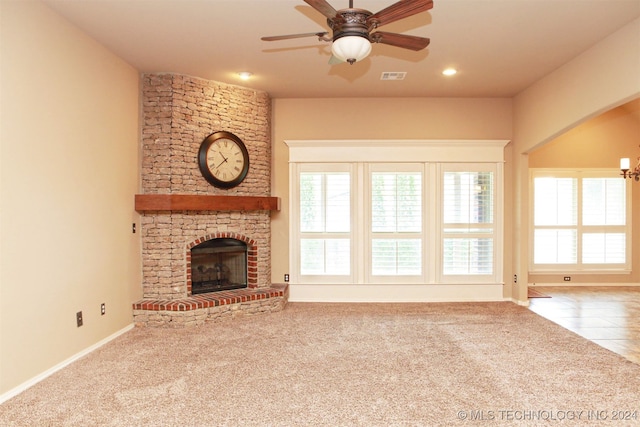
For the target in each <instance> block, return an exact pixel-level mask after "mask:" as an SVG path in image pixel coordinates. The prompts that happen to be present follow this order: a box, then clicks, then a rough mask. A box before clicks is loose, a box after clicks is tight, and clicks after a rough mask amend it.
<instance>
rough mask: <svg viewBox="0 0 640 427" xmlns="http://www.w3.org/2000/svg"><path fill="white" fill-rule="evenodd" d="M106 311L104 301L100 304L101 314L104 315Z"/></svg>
mask: <svg viewBox="0 0 640 427" xmlns="http://www.w3.org/2000/svg"><path fill="white" fill-rule="evenodd" d="M106 312H107V307H106V306H105V305H104V303H102V304H100V314H101V315H102V316H104V314H105V313H106Z"/></svg>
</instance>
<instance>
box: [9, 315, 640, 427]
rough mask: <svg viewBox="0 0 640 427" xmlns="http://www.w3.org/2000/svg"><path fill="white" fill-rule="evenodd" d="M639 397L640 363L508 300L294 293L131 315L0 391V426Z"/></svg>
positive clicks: (561, 404) (406, 411)
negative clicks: (208, 311)
mask: <svg viewBox="0 0 640 427" xmlns="http://www.w3.org/2000/svg"><path fill="white" fill-rule="evenodd" d="M615 411H629V413H628V416H627V415H626V413H624V412H623V413H617V412H615ZM634 411H635V414H636V417H635V418H634V417H633V413H634ZM639 411H640V365H637V364H634V363H633V362H630V361H628V360H626V359H624V358H623V357H621V356H619V355H617V354H615V353H613V352H610V351H609V350H606V349H604V348H602V347H600V346H598V345H596V344H594V343H591V342H589V341H587V340H585V339H583V338H581V337H579V336H578V335H575V334H573V333H572V332H570V331H567V330H565V329H563V328H562V327H560V326H558V325H556V324H554V323H553V322H551V321H549V320H546V319H544V318H542V317H540V316H538V315H536V314H535V313H533V312H531V311H529V310H527V309H526V308H523V307H519V306H517V305H515V304H512V303H474V304H471V303H456V304H449V303H446V304H444V303H443V304H308V303H290V304H288V305H287V307H286V309H285V310H284V311H282V312H280V313H275V314H267V315H260V316H255V317H250V318H242V319H235V320H230V321H225V322H222V323H212V324H206V325H204V326H201V327H198V328H191V329H144V328H136V329H134V330H132V331H130V332H127V333H126V334H124V335H122V336H120V337H118V338H117V339H116V340H114V341H112V342H110V343H108V344H106V345H105V346H103V347H101V348H100V349H98V350H97V351H95V352H93V353H91V354H89V355H88V356H86V357H84V358H82V359H80V360H79V361H77V362H75V363H73V364H72V365H70V366H69V367H67V368H65V369H63V370H61V371H59V372H57V373H55V374H54V375H52V376H50V377H49V378H47V379H45V380H44V381H42V382H40V383H38V384H36V385H35V386H33V387H31V388H30V389H28V390H26V391H25V392H23V393H22V394H20V395H18V396H16V397H14V398H13V399H11V400H9V401H7V402H5V403H4V404H3V405H1V406H0V425H2V426H451V425H465V426H472V425H478V426H479V425H482V426H487V425H501V426H502V425H527V426H535V425H544V426H550V425H552V426H555V425H616V426H622V425H625V426H629V425H640V420H638V419H637V418H638V417H640V413H638V412H639ZM620 415H622V416H623V417H626V418H627V419H626V420H615V419H614V418H615V417H616V416H620ZM605 417H606V419H603V418H605ZM596 418H600V420H599V421H596Z"/></svg>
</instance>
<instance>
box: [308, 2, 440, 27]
mask: <svg viewBox="0 0 640 427" xmlns="http://www.w3.org/2000/svg"><path fill="white" fill-rule="evenodd" d="M305 1H306V0H305ZM432 7H433V0H400V1H398V2H396V3H394V4H392V5H391V6H389V7H387V8H385V9H382V10H381V11H380V12H378V13H374V14H373V15H371V16H370V17H369V18H367V24H369V25H372V24H373V26H374V28H376V27H380V26H382V25H387V24H390V23H392V22H395V21H397V20H399V19H404V18H408V17H409V16H412V15H415V14H416V13H420V12H424V11H425V10H429V9H431V8H432Z"/></svg>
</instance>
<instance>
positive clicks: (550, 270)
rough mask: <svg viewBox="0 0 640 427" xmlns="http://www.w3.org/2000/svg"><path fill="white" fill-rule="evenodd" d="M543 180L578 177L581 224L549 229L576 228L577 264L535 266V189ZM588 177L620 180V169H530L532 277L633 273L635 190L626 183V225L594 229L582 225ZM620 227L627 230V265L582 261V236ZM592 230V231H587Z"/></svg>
mask: <svg viewBox="0 0 640 427" xmlns="http://www.w3.org/2000/svg"><path fill="white" fill-rule="evenodd" d="M539 177H553V178H560V177H569V178H576V179H577V181H578V183H577V190H576V191H577V202H576V206H577V209H578V212H577V216H578V218H577V224H576V225H575V226H573V225H562V226H548V227H545V229H554V228H555V229H560V228H561V229H571V230H573V229H575V230H576V233H577V243H576V244H577V247H576V251H577V258H578V259H577V262H576V263H575V264H567V263H563V264H535V263H534V254H535V252H534V250H535V247H534V233H535V231H536V225H535V204H534V202H535V188H534V179H535V178H539ZM584 178H620V179H624V178H621V177H620V170H619V169H612V168H530V169H529V263H528V271H529V273H530V274H570V273H575V274H580V273H591V274H629V273H630V272H631V260H632V253H631V252H632V246H631V245H632V241H631V237H632V236H631V223H632V216H631V215H632V209H631V208H632V187H631V182H630V181H629V180H625V198H626V203H625V210H626V212H625V220H626V224H625V225H623V226H621V225H618V226H594V225H583V224H582V197H583V196H582V180H583V179H584ZM613 228H620V229H622V230H624V233H625V242H626V249H627V250H626V253H625V262H624V263H622V264H620V263H619V264H585V263H583V262H582V256H583V254H582V236H583V235H584V234H585V233H586V232H588V231H591V232H594V231H596V230H598V229H601V230H610V229H613ZM587 230H588V231H587Z"/></svg>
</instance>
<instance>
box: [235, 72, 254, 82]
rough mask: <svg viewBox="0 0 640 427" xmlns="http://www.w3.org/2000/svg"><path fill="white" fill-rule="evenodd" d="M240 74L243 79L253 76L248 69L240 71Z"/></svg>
mask: <svg viewBox="0 0 640 427" xmlns="http://www.w3.org/2000/svg"><path fill="white" fill-rule="evenodd" d="M238 75H239V76H240V78H241V79H242V80H249V78H251V75H252V74H251V73H250V72H248V71H243V72H241V73H238Z"/></svg>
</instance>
